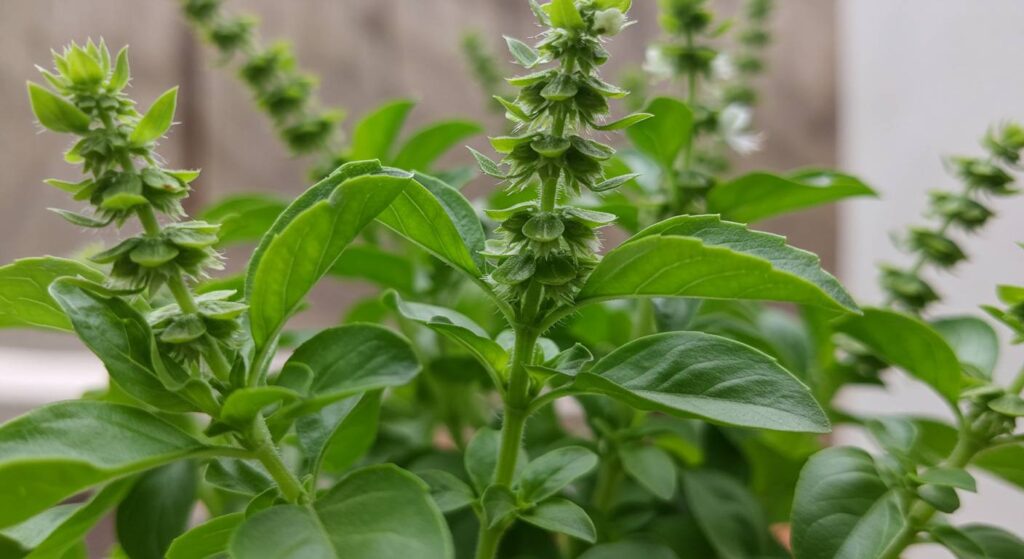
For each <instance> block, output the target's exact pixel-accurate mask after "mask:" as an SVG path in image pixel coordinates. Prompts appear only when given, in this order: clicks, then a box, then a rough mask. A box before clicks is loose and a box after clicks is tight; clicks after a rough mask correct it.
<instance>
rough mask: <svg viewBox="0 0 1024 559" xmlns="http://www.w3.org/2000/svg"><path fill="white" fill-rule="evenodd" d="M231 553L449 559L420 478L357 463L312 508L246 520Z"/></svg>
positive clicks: (444, 530)
mask: <svg viewBox="0 0 1024 559" xmlns="http://www.w3.org/2000/svg"><path fill="white" fill-rule="evenodd" d="M230 552H231V557H234V558H236V559H264V558H265V559H395V558H396V557H401V558H402V559H453V558H454V556H455V553H454V551H453V545H452V538H451V534H449V532H448V527H447V525H446V524H445V520H444V517H443V516H442V515H441V511H439V510H438V508H437V506H436V505H435V504H434V502H433V501H432V500H431V499H430V495H429V493H428V492H427V486H426V484H425V483H423V482H422V481H420V480H419V478H417V477H416V476H414V475H412V474H410V473H409V472H406V471H404V470H401V469H399V468H397V467H395V466H391V465H380V466H371V467H368V468H363V469H361V470H357V471H355V472H353V473H351V474H349V475H348V476H346V477H345V478H343V479H342V480H341V481H339V482H338V484H337V485H335V486H334V487H333V488H331V489H330V490H329V491H328V492H327V493H325V494H324V495H323V496H322V497H320V498H319V499H317V500H316V501H315V502H314V503H313V505H312V506H311V507H301V506H297V505H283V506H275V507H271V508H268V509H266V510H263V511H260V512H258V513H256V514H254V515H252V516H250V517H249V518H247V519H246V520H245V522H244V523H243V524H242V525H241V526H240V527H239V528H238V530H237V531H236V532H235V534H234V537H232V539H231V544H230Z"/></svg>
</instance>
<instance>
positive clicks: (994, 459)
mask: <svg viewBox="0 0 1024 559" xmlns="http://www.w3.org/2000/svg"><path fill="white" fill-rule="evenodd" d="M973 464H974V466H977V467H978V468H981V469H983V470H985V471H987V472H989V473H992V474H994V475H996V476H999V477H1000V478H1002V479H1004V480H1006V481H1008V482H1010V483H1012V484H1014V485H1016V486H1017V487H1019V488H1021V489H1024V444H1011V445H1001V446H997V447H994V448H990V449H987V450H983V451H981V452H979V453H978V456H977V457H975V459H974V462H973Z"/></svg>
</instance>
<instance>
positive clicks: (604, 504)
mask: <svg viewBox="0 0 1024 559" xmlns="http://www.w3.org/2000/svg"><path fill="white" fill-rule="evenodd" d="M621 480H622V468H621V465H620V464H619V458H618V456H616V455H615V453H614V450H612V453H611V454H610V455H607V456H605V457H604V460H602V462H601V467H600V469H598V471H597V484H596V485H595V486H594V494H593V496H592V497H591V499H590V500H591V502H592V503H593V504H594V508H596V509H597V510H598V511H600V512H601V513H602V514H604V515H605V516H607V514H608V511H610V510H611V508H612V505H614V504H615V493H616V492H617V491H618V488H619V482H620V481H621Z"/></svg>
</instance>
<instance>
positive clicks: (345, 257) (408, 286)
mask: <svg viewBox="0 0 1024 559" xmlns="http://www.w3.org/2000/svg"><path fill="white" fill-rule="evenodd" d="M330 274H331V275H332V276H336V277H339V278H353V279H362V280H367V281H371V282H373V283H375V284H377V285H379V286H381V287H387V288H391V289H397V290H398V291H400V292H403V293H410V292H412V291H413V290H414V288H415V281H416V277H415V276H416V270H415V269H414V268H413V264H412V262H410V261H409V259H407V258H403V257H402V256H399V255H397V254H392V253H390V252H387V251H384V250H381V249H380V248H377V247H375V246H372V245H356V246H351V247H349V248H348V249H346V250H345V252H343V253H341V257H340V258H338V261H337V262H335V263H334V267H333V268H331V271H330Z"/></svg>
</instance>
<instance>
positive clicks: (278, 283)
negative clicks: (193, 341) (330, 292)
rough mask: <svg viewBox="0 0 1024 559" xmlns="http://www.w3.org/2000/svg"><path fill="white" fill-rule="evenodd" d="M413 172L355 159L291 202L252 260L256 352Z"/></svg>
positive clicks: (249, 291)
mask: <svg viewBox="0 0 1024 559" xmlns="http://www.w3.org/2000/svg"><path fill="white" fill-rule="evenodd" d="M412 184H414V183H413V182H412V180H411V177H410V176H409V175H406V174H404V173H401V172H399V171H394V170H389V169H386V168H383V167H381V166H380V164H378V163H376V162H353V163H348V164H346V165H343V166H342V167H341V168H340V169H338V170H337V171H335V172H334V173H332V174H331V175H330V176H328V177H327V178H325V179H323V180H322V181H320V182H319V183H317V184H316V185H314V186H313V187H312V188H310V189H309V190H307V191H306V192H305V193H304V194H303V195H301V196H299V197H298V198H297V199H296V200H295V201H294V202H292V203H291V204H290V205H289V206H288V208H287V209H286V210H285V211H284V212H283V213H282V214H281V215H280V217H278V219H277V221H275V222H274V225H273V227H272V228H271V229H270V231H268V232H267V234H266V235H264V236H263V238H262V239H261V240H260V244H259V246H258V247H257V248H256V251H255V252H254V253H253V256H252V259H251V260H250V261H249V267H248V272H247V275H246V299H247V301H248V303H249V305H250V309H251V310H250V312H249V322H250V326H251V328H252V335H253V341H254V342H255V345H256V348H257V351H263V349H264V348H265V347H266V346H267V345H268V344H270V343H271V342H273V341H274V339H276V338H277V336H278V334H279V333H280V331H281V328H282V327H283V326H284V323H285V322H286V321H287V320H288V318H289V317H291V315H292V314H293V313H295V311H296V310H298V308H299V306H300V305H301V304H302V300H303V299H304V298H305V296H306V293H308V292H309V290H310V289H311V288H312V287H313V285H314V284H316V282H317V281H318V280H319V279H320V278H321V277H323V276H324V274H326V273H327V272H328V271H329V270H330V269H331V267H333V266H334V263H335V261H337V259H338V257H339V256H340V255H341V253H342V251H344V250H345V248H346V247H347V246H348V245H349V243H351V242H352V240H353V239H354V238H355V236H356V235H357V234H358V233H359V232H360V231H361V230H362V229H363V227H365V226H366V225H367V224H368V223H369V222H370V221H372V220H373V219H374V218H375V217H377V214H379V213H380V212H381V211H382V210H384V209H385V208H386V207H388V205H390V204H391V202H392V201H393V200H395V197H396V196H398V194H399V193H401V192H402V191H403V190H404V189H405V188H406V187H407V186H409V185H412Z"/></svg>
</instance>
